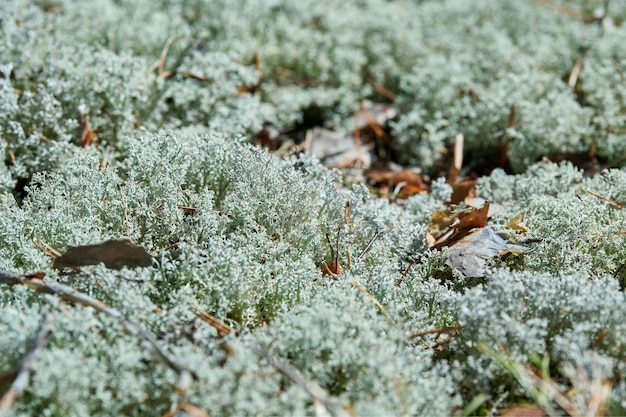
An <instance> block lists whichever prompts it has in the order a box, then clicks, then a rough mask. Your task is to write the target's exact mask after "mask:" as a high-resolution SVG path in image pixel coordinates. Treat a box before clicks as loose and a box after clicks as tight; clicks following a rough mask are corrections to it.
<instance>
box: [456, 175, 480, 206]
mask: <svg viewBox="0 0 626 417" xmlns="http://www.w3.org/2000/svg"><path fill="white" fill-rule="evenodd" d="M474 197H476V180H464V181H460V182H457V183H456V184H453V185H452V195H451V196H450V203H452V204H459V203H460V202H462V201H464V200H465V199H466V198H474Z"/></svg>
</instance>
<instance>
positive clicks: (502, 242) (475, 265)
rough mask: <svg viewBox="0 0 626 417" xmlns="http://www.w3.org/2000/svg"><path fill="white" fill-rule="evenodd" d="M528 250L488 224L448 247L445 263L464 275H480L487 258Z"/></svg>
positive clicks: (483, 273) (482, 274) (483, 271)
mask: <svg viewBox="0 0 626 417" xmlns="http://www.w3.org/2000/svg"><path fill="white" fill-rule="evenodd" d="M530 251H531V249H530V248H527V247H525V246H521V245H514V244H511V243H509V242H508V241H507V240H506V239H505V238H503V237H502V236H500V235H499V234H497V233H496V232H495V231H494V230H493V228H492V227H490V226H488V227H483V228H481V229H478V230H476V231H474V232H473V233H471V234H469V235H467V236H465V237H464V238H462V239H461V240H459V241H458V242H456V243H455V244H454V246H452V247H450V249H449V251H448V260H447V261H446V263H447V264H448V265H449V266H450V267H452V268H454V269H456V270H457V271H459V272H460V273H462V274H463V275H464V276H466V277H482V276H484V275H485V265H486V263H487V260H488V259H491V258H493V257H495V256H501V255H504V254H507V253H527V252H530Z"/></svg>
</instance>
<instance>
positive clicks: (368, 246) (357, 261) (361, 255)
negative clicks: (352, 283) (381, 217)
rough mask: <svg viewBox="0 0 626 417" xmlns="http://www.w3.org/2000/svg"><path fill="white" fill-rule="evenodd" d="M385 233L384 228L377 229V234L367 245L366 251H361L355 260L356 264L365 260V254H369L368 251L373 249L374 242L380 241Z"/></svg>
mask: <svg viewBox="0 0 626 417" xmlns="http://www.w3.org/2000/svg"><path fill="white" fill-rule="evenodd" d="M383 232H384V230H383V229H382V227H377V228H376V233H374V236H372V238H371V239H370V241H369V242H368V243H367V245H366V246H365V249H363V250H362V251H361V253H359V256H357V257H356V259H355V260H354V264H355V265H356V264H358V263H359V262H360V261H361V259H363V257H364V256H365V254H366V253H367V251H368V250H369V249H370V248H371V247H372V245H373V244H374V242H375V241H376V239H378V238H379V237H380V235H382V234H383Z"/></svg>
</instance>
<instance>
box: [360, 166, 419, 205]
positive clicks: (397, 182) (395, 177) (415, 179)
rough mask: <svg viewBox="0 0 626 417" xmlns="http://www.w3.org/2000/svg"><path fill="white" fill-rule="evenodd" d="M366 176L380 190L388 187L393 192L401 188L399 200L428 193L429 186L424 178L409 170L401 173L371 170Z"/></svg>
mask: <svg viewBox="0 0 626 417" xmlns="http://www.w3.org/2000/svg"><path fill="white" fill-rule="evenodd" d="M366 176H367V179H368V181H369V183H370V184H372V185H374V186H376V187H379V188H385V187H387V188H391V189H392V190H393V189H395V188H397V187H400V189H399V192H398V195H397V198H408V197H410V196H412V195H414V194H419V193H424V192H427V191H428V185H426V182H424V179H423V178H422V176H421V175H420V174H418V173H417V172H413V171H411V170H409V169H405V170H404V171H400V172H395V171H392V170H385V169H371V170H369V171H368V172H367V173H366Z"/></svg>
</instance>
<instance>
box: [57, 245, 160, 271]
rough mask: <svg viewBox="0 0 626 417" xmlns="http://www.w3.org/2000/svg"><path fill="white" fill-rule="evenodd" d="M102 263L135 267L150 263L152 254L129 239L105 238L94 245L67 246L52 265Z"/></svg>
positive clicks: (66, 265)
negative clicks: (104, 240) (105, 239)
mask: <svg viewBox="0 0 626 417" xmlns="http://www.w3.org/2000/svg"><path fill="white" fill-rule="evenodd" d="M100 263H103V264H104V265H105V266H106V267H107V268H113V269H120V268H122V267H125V266H126V267H129V268H136V267H139V266H150V265H152V256H150V254H149V253H148V252H146V250H145V249H144V248H143V247H141V246H139V245H135V244H134V243H133V242H132V241H131V240H130V239H128V238H123V239H119V240H107V241H106V242H103V243H99V244H96V245H86V246H69V245H68V247H67V251H66V252H65V254H63V255H61V256H59V257H58V258H55V260H54V263H53V267H54V268H57V269H62V268H78V267H81V266H87V265H98V264H100Z"/></svg>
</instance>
